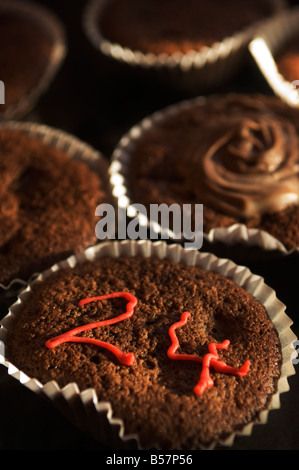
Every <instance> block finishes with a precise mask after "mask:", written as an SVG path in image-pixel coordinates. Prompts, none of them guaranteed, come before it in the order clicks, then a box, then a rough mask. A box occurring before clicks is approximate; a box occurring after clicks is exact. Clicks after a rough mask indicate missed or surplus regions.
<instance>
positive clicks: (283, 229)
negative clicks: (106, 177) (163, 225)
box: [124, 95, 299, 249]
mask: <svg viewBox="0 0 299 470" xmlns="http://www.w3.org/2000/svg"><path fill="white" fill-rule="evenodd" d="M298 132H299V113H298V110H296V109H292V108H290V107H289V106H287V105H286V104H284V103H283V102H281V101H280V100H279V99H278V98H276V97H266V96H256V95H255V96H250V95H248V96H247V95H222V96H220V95H219V96H211V97H208V98H207V99H204V100H200V101H198V100H195V101H191V102H189V104H187V105H185V104H184V105H182V106H177V107H176V108H175V110H173V109H172V112H170V111H169V112H165V113H164V115H163V113H162V115H161V114H160V117H159V118H157V119H153V120H152V125H151V126H147V128H144V129H143V130H142V131H141V135H140V136H139V137H138V138H135V139H131V144H130V148H129V149H128V153H129V156H130V160H129V164H128V168H127V174H126V175H124V176H125V178H126V186H127V190H128V196H129V198H130V202H131V203H140V204H143V205H145V206H146V208H147V210H148V213H149V211H150V205H151V204H162V203H166V204H168V205H169V206H170V205H171V204H173V203H177V204H181V205H182V204H191V205H192V207H193V208H194V207H195V206H194V205H195V204H203V229H204V232H205V233H208V232H209V231H210V230H211V229H213V228H217V227H229V226H232V225H233V224H236V223H242V224H245V225H246V226H247V227H248V228H258V229H261V230H265V231H266V232H268V233H270V234H271V235H273V236H274V237H275V238H276V239H278V240H279V241H280V242H282V243H283V244H284V246H286V247H287V248H288V249H291V248H294V247H297V246H299V227H298V218H299V179H298V178H299V177H298V171H299V169H298V158H299V154H298V149H299V141H298Z"/></svg>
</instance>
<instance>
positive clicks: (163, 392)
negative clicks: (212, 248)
mask: <svg viewBox="0 0 299 470" xmlns="http://www.w3.org/2000/svg"><path fill="white" fill-rule="evenodd" d="M124 291H125V292H129V293H131V294H132V295H134V296H136V298H137V305H136V307H135V309H134V313H133V315H132V316H131V317H130V318H128V319H126V320H123V321H121V322H119V323H115V324H114V325H110V326H104V327H103V326H102V327H100V328H94V329H91V330H88V331H86V332H85V333H82V334H81V336H88V337H95V338H97V339H100V340H102V341H107V342H109V343H111V344H113V345H115V346H117V347H119V348H121V350H122V351H123V352H126V353H133V354H134V355H135V362H134V363H133V365H131V366H126V365H121V364H120V363H119V362H118V360H117V359H116V358H115V356H113V355H112V354H111V352H110V351H107V350H104V349H103V348H100V347H98V346H96V345H94V344H83V343H82V344H80V343H72V342H69V343H64V344H61V345H58V346H56V347H54V348H53V349H49V348H47V347H46V346H45V343H46V341H48V340H49V339H51V338H53V337H55V336H57V335H61V334H63V333H65V332H67V331H69V330H71V329H73V328H75V327H78V326H81V325H85V324H90V323H92V322H95V321H99V320H104V319H109V318H112V317H116V316H117V315H119V314H121V313H123V312H124V311H125V309H126V301H125V300H124V299H108V300H102V301H94V302H90V303H88V304H86V305H84V306H80V307H79V306H78V302H79V300H80V299H82V298H87V297H92V296H99V295H107V294H110V293H112V292H124ZM184 311H189V312H190V314H191V317H190V319H189V321H188V322H187V324H186V325H185V326H183V327H181V328H179V329H177V330H176V334H177V337H178V339H179V343H180V347H179V349H178V351H177V352H178V353H185V354H195V355H197V356H204V355H205V354H207V353H208V344H209V343H211V342H217V343H219V342H222V341H224V340H226V339H228V340H229V341H230V346H229V348H228V349H227V350H219V356H220V358H221V359H222V360H224V361H225V362H226V363H227V364H228V365H230V366H233V367H241V366H242V364H243V363H244V362H245V361H247V360H249V361H250V369H249V372H248V373H247V375H245V376H243V377H237V376H234V375H230V374H225V373H221V372H215V371H213V369H212V368H211V371H210V373H211V377H212V379H213V380H214V385H213V387H211V388H209V389H206V390H205V391H204V393H203V394H202V395H196V394H195V393H194V391H193V389H194V386H195V385H196V383H197V382H198V380H199V376H200V371H201V367H202V366H201V364H198V363H193V362H188V361H175V360H172V359H170V358H169V357H168V356H167V350H168V348H169V346H170V344H171V341H170V336H169V328H170V326H171V325H172V324H174V323H175V322H178V321H179V320H180V317H181V314H182V313H183V312H184ZM6 356H7V359H8V360H9V361H10V362H12V363H13V364H15V365H16V366H17V367H18V368H19V369H20V370H22V371H24V372H25V373H27V374H28V375H29V376H31V377H35V378H37V379H39V380H40V381H41V382H42V383H45V382H47V381H49V380H52V379H54V380H56V381H57V382H58V383H59V385H60V386H61V387H63V386H64V385H66V384H68V383H70V382H76V383H77V384H78V386H79V388H80V389H81V390H84V389H86V388H88V387H94V388H95V390H96V392H97V395H98V397H99V399H100V400H104V401H109V402H111V404H112V409H113V416H114V417H119V418H121V419H123V421H124V423H125V430H126V433H137V434H138V435H139V437H140V439H141V442H142V444H143V445H144V446H151V445H153V444H154V443H156V442H158V444H159V445H160V446H161V447H162V448H164V449H176V448H177V449H178V448H182V449H192V448H196V447H197V446H198V445H199V444H203V445H208V444H210V443H211V442H213V441H214V440H218V439H220V438H223V437H225V436H227V435H229V434H230V433H231V432H233V431H235V430H237V429H238V428H242V426H243V425H245V424H246V423H248V422H250V421H252V420H254V419H255V418H257V416H258V413H259V411H261V410H263V409H266V408H267V406H268V402H269V400H270V398H271V395H272V394H273V393H274V392H275V391H276V389H277V381H278V378H279V376H280V367H281V350H280V341H279V338H278V334H277V331H276V329H275V328H274V325H273V323H272V321H271V320H270V319H269V317H268V315H267V313H266V311H265V309H264V307H263V306H262V305H261V304H260V303H259V302H258V301H257V300H256V299H255V298H253V297H252V296H251V295H250V294H249V293H247V292H246V291H245V290H244V289H242V288H241V287H239V286H237V285H236V284H235V283H234V282H233V281H231V280H229V279H227V278H225V277H223V276H221V275H220V274H217V273H213V272H209V271H205V270H203V269H201V268H199V267H190V266H186V265H184V264H178V263H175V262H172V261H167V260H160V259H158V258H143V257H139V256H137V257H133V258H131V257H120V258H110V257H104V258H102V259H100V260H98V261H95V262H86V263H84V264H82V265H80V266H77V267H75V268H72V269H71V268H67V269H64V270H61V271H59V272H56V273H55V274H53V275H52V276H51V277H50V278H48V279H47V280H46V281H44V282H42V283H38V284H36V285H34V286H33V292H32V293H31V295H30V297H29V298H28V299H27V300H26V301H25V302H24V304H23V306H22V308H21V313H20V315H18V316H17V320H16V324H15V325H14V328H13V330H12V331H11V332H10V333H9V335H8V338H7V344H6ZM99 439H101V436H99Z"/></svg>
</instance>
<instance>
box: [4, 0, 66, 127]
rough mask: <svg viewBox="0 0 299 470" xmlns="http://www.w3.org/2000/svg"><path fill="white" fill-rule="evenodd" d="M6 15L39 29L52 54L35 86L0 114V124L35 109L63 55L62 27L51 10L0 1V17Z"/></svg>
mask: <svg viewBox="0 0 299 470" xmlns="http://www.w3.org/2000/svg"><path fill="white" fill-rule="evenodd" d="M6 12H7V13H15V14H16V15H18V17H21V18H22V17H23V18H24V19H28V20H29V21H32V22H33V23H36V24H37V25H38V26H39V27H41V29H42V30H43V33H44V34H45V35H47V36H48V37H49V38H50V40H51V41H52V51H51V55H50V57H49V60H48V65H47V67H46V68H45V71H44V73H43V75H42V76H41V78H40V80H39V83H38V84H37V85H36V86H34V87H33V88H32V90H31V91H30V92H29V93H28V94H26V95H25V96H23V97H22V98H21V99H20V100H19V101H18V102H17V103H12V104H10V105H9V106H7V108H6V109H5V111H2V112H0V121H3V120H11V119H21V118H22V117H24V116H25V115H26V114H28V113H29V112H30V111H31V110H32V109H33V108H34V107H35V105H36V104H37V102H38V100H39V98H40V97H41V96H42V94H44V93H45V92H46V91H47V89H48V88H49V86H50V84H51V82H52V81H53V79H54V77H55V76H56V74H57V72H58V71H59V68H60V66H61V65H62V63H63V60H64V58H65V56H66V54H67V43H66V37H65V30H64V27H63V25H62V23H61V22H60V21H59V19H58V18H57V17H56V16H55V15H54V14H53V13H52V12H51V11H49V10H48V9H46V8H45V7H43V6H42V5H39V4H38V3H36V2H35V3H33V2H30V1H27V0H25V1H19V0H1V2H0V14H1V13H6ZM0 78H1V76H0ZM4 86H5V84H4Z"/></svg>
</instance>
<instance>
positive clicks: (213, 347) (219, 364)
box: [167, 312, 250, 395]
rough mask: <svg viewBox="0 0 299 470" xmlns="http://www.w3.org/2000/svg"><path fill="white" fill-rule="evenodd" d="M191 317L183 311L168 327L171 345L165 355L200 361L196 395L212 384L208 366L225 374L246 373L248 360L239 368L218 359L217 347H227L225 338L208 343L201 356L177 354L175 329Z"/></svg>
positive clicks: (183, 359)
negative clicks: (178, 318) (175, 321)
mask: <svg viewBox="0 0 299 470" xmlns="http://www.w3.org/2000/svg"><path fill="white" fill-rule="evenodd" d="M190 317H191V314H190V313H189V312H184V313H183V314H182V316H181V320H180V321H179V322H177V323H174V324H173V325H171V327H170V328H169V336H170V338H171V346H170V347H169V349H168V351H167V355H168V357H169V358H170V359H174V360H177V361H194V362H200V363H202V371H201V374H200V379H199V382H198V383H197V385H196V386H195V387H194V393H196V394H197V395H200V394H202V393H203V392H204V391H205V390H206V389H207V388H210V387H212V386H213V385H214V382H213V380H212V378H211V376H210V366H212V367H213V368H214V369H215V370H216V371H217V372H222V373H225V374H233V375H237V376H239V377H242V376H244V375H246V374H247V373H248V371H249V366H250V361H246V362H245V363H244V364H243V366H242V367H241V368H239V369H237V368H234V367H230V366H228V365H227V364H225V362H223V361H220V360H219V356H218V353H217V349H227V348H228V346H229V344H230V343H229V341H228V340H225V341H223V343H210V344H209V346H208V348H209V353H208V354H206V355H205V356H204V357H203V358H202V357H200V356H195V355H193V354H177V353H176V350H177V349H178V348H179V346H180V343H179V341H178V338H177V336H176V334H175V330H176V329H177V328H180V327H181V326H184V325H186V323H187V321H188V319H189V318H190Z"/></svg>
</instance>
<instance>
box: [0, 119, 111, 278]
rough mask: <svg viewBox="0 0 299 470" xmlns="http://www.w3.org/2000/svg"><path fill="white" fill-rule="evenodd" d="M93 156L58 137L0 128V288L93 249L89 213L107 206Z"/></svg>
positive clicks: (100, 166) (31, 127)
mask: <svg viewBox="0 0 299 470" xmlns="http://www.w3.org/2000/svg"><path fill="white" fill-rule="evenodd" d="M106 170H107V165H106V162H105V161H104V159H103V158H102V157H101V155H100V154H99V153H97V152H96V151H94V150H93V149H91V148H89V146H88V145H84V144H83V143H81V142H80V141H79V140H77V139H75V138H73V137H72V136H68V135H67V134H64V133H63V132H61V131H57V130H55V129H51V128H48V127H46V126H42V125H35V124H13V123H6V124H2V125H1V126H0V174H1V181H2V184H1V190H0V199H1V205H0V207H1V210H0V224H1V228H2V229H1V236H0V247H1V249H0V266H1V268H0V284H1V285H3V286H9V285H10V284H11V283H14V281H15V280H16V279H20V280H23V281H28V279H29V278H30V277H31V275H33V274H34V273H35V272H39V271H40V270H43V269H46V268H47V267H49V266H51V265H52V264H53V263H54V262H56V261H57V260H58V259H61V257H66V256H68V255H70V254H71V253H74V252H79V251H81V250H83V249H85V248H87V247H88V246H90V245H93V244H94V243H96V241H97V239H96V236H95V224H96V221H95V215H94V214H95V208H96V206H97V205H98V204H100V203H102V202H107V201H108V200H109V192H108V190H107V173H106Z"/></svg>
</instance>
